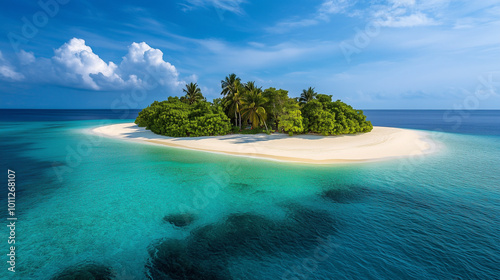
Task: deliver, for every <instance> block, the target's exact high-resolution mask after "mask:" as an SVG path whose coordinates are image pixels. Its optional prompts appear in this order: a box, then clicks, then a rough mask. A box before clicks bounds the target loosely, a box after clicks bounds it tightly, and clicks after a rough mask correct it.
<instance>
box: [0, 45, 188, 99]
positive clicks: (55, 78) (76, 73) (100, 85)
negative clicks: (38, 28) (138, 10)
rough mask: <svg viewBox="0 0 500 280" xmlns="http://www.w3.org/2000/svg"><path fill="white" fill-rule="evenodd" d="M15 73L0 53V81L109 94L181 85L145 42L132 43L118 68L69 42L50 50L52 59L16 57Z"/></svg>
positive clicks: (29, 55) (22, 53)
mask: <svg viewBox="0 0 500 280" xmlns="http://www.w3.org/2000/svg"><path fill="white" fill-rule="evenodd" d="M17 64H18V66H19V67H18V68H19V69H20V71H19V72H16V71H15V70H14V68H13V67H12V66H11V64H10V63H9V62H7V61H5V59H3V56H2V55H1V52H0V77H2V76H3V77H4V78H9V79H11V80H21V79H23V78H25V77H28V79H27V80H28V81H29V82H33V83H47V84H56V85H62V86H68V87H73V88H82V89H90V90H101V91H113V90H125V89H132V88H152V87H154V86H158V85H159V86H161V87H162V88H165V89H168V88H170V89H174V88H177V87H179V86H180V85H181V83H182V82H181V81H179V73H178V72H177V69H176V68H175V67H174V66H173V65H172V64H170V63H169V62H166V61H164V60H163V52H162V51H160V50H159V49H154V48H152V47H150V46H149V45H148V44H146V43H145V42H142V43H132V44H131V45H130V46H129V49H128V53H127V54H126V55H125V56H124V57H123V58H122V61H121V62H120V64H118V65H117V64H115V63H114V62H111V61H110V62H105V61H104V60H103V59H102V58H101V57H99V55H97V54H96V53H94V52H93V50H92V48H91V47H89V46H87V45H86V43H85V41H84V40H83V39H78V38H73V39H71V40H70V41H69V42H67V43H65V44H63V45H62V46H61V47H59V48H57V49H56V50H54V56H53V57H52V58H50V59H49V58H35V55H34V54H33V53H31V52H26V51H24V50H22V51H20V52H19V53H18V63H17Z"/></svg>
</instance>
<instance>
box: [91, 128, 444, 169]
mask: <svg viewBox="0 0 500 280" xmlns="http://www.w3.org/2000/svg"><path fill="white" fill-rule="evenodd" d="M90 133H92V134H96V135H99V136H103V137H108V138H115V139H121V140H125V141H134V142H138V143H144V144H151V145H162V146H168V147H172V148H181V149H189V150H195V151H203V152H211V153H218V154H226V155H233V156H242V157H252V158H258V159H267V160H273V161H282V162H293V163H307V164H340V163H346V164H349V163H363V162H373V161H382V160H391V159H395V158H401V157H409V156H416V155H425V154H430V153H433V152H435V149H431V148H432V145H431V143H429V142H430V139H429V138H428V134H427V133H425V132H421V131H415V130H409V129H401V128H392V127H374V128H373V130H372V132H368V133H363V134H356V135H340V136H317V135H296V136H292V137H290V136H288V135H287V134H281V133H274V134H272V135H267V134H229V135H224V136H205V137H192V138H190V137H183V138H176V137H168V136H163V135H157V134H154V133H153V132H151V131H149V130H146V129H145V128H143V127H138V126H137V125H136V124H134V123H121V124H114V125H106V126H101V127H97V128H93V129H91V130H90Z"/></svg>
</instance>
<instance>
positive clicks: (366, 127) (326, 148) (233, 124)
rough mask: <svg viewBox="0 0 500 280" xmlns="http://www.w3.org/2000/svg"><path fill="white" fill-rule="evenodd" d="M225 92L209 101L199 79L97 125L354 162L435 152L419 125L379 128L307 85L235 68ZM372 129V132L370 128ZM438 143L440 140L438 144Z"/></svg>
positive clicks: (109, 130)
mask: <svg viewBox="0 0 500 280" xmlns="http://www.w3.org/2000/svg"><path fill="white" fill-rule="evenodd" d="M221 86H222V92H221V94H222V98H217V99H215V100H213V102H207V101H206V99H205V98H204V97H203V94H202V93H201V90H200V88H199V87H198V85H197V84H196V83H189V84H187V85H186V88H185V89H184V93H185V95H184V96H182V97H180V98H179V97H169V98H168V99H167V100H166V101H161V102H158V101H155V102H153V103H152V104H151V105H150V106H148V107H147V108H145V109H143V110H142V111H141V112H139V116H138V117H137V119H136V120H135V123H119V124H113V125H108V126H102V127H97V128H94V129H92V130H91V133H93V134H98V135H100V136H104V137H110V138H117V139H122V140H129V141H135V142H139V143H145V144H154V145H162V146H169V147H174V148H181V149H189V150H197V151H205V152H211V153H222V154H229V155H236V156H244V157H255V158H261V159H270V160H279V161H286V162H300V163H313V164H332V163H353V162H365V161H376V160H384V159H392V158H398V157H406V156H415V155H422V154H427V153H431V152H433V151H434V150H435V149H436V145H435V143H433V142H432V141H429V138H428V137H427V136H428V134H426V133H424V132H420V131H415V130H408V129H400V128H392V127H373V126H372V124H371V122H370V121H367V120H366V116H365V115H364V114H363V111H361V110H355V109H353V108H352V107H351V106H349V105H347V104H345V103H343V102H341V101H340V100H337V101H332V96H330V95H324V94H318V93H316V92H315V91H314V88H312V87H310V88H308V89H306V90H303V92H302V94H301V96H300V97H299V98H291V97H289V96H288V91H286V90H282V89H275V88H268V89H265V90H262V89H261V88H259V87H256V86H255V83H254V82H247V83H241V80H240V79H239V78H238V77H237V76H236V75H235V74H231V75H229V76H227V77H226V78H225V79H224V80H222V81H221ZM367 132H369V133H367ZM433 144H434V145H433Z"/></svg>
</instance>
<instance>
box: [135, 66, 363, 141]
mask: <svg viewBox="0 0 500 280" xmlns="http://www.w3.org/2000/svg"><path fill="white" fill-rule="evenodd" d="M221 87H222V92H221V95H222V98H216V99H214V100H213V102H212V103H209V102H207V101H206V99H205V98H204V97H203V94H202V92H201V90H200V88H199V87H198V84H196V83H189V84H187V85H186V88H185V89H183V91H184V93H185V95H184V96H182V97H181V98H178V97H169V98H168V100H166V101H162V102H158V101H155V102H153V104H151V105H150V106H148V107H147V108H145V109H144V110H142V111H141V112H140V113H139V116H138V117H137V119H136V120H135V123H136V124H137V125H139V126H141V127H146V129H149V130H151V131H153V132H154V133H157V134H161V135H166V136H172V137H186V136H189V137H197V136H214V135H225V134H228V133H241V134H256V133H267V134H270V133H271V132H273V131H279V132H283V133H288V134H289V135H290V136H292V135H294V134H301V133H315V134H321V135H325V136H327V135H340V134H355V133H363V132H370V131H371V130H372V129H373V126H372V124H371V122H369V121H367V120H366V116H365V115H364V114H363V111H361V110H355V109H354V108H352V107H351V106H349V105H347V104H345V103H344V102H342V101H340V100H337V101H332V96H331V95H325V94H319V93H317V92H315V91H314V88H313V87H309V88H308V89H307V90H306V89H304V90H303V91H302V93H301V95H300V98H290V97H289V96H288V91H286V90H283V89H276V88H272V87H271V88H268V89H265V90H262V88H261V87H257V86H256V85H255V82H247V83H242V82H241V79H240V78H238V77H237V76H236V74H230V75H229V76H227V77H226V78H225V79H224V80H222V81H221Z"/></svg>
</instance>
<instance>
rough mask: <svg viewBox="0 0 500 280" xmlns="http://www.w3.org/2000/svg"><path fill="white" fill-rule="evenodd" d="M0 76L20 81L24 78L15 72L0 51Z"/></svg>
mask: <svg viewBox="0 0 500 280" xmlns="http://www.w3.org/2000/svg"><path fill="white" fill-rule="evenodd" d="M0 78H3V79H6V80H11V81H20V80H22V79H24V75H23V74H21V73H18V72H16V71H15V70H14V68H13V67H12V66H11V65H10V64H9V62H8V61H6V60H5V58H4V57H3V54H2V52H1V51H0Z"/></svg>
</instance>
